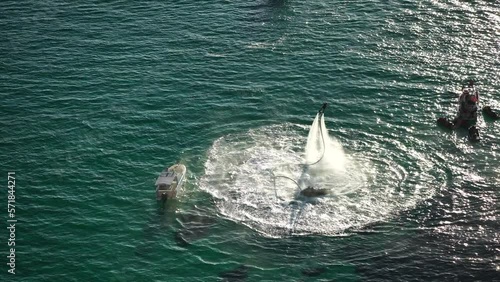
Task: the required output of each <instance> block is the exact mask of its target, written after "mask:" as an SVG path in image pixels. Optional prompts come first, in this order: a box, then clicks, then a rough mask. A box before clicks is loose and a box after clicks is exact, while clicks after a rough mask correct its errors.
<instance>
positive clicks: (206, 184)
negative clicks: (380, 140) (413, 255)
mask: <svg viewBox="0 0 500 282" xmlns="http://www.w3.org/2000/svg"><path fill="white" fill-rule="evenodd" d="M305 130H306V128H305V127H304V126H301V125H294V124H284V125H271V126H264V127H261V128H256V129H252V130H250V131H248V132H246V133H243V134H237V135H228V136H224V137H221V138H219V139H218V140H216V141H215V142H214V144H213V146H212V148H211V149H210V151H209V154H208V160H207V161H206V163H205V175H204V176H203V177H202V178H201V179H200V183H199V184H200V187H201V189H203V190H205V191H207V192H209V193H210V194H212V195H213V196H214V197H215V199H216V203H217V208H218V209H219V212H220V213H221V214H223V215H224V216H226V217H228V218H229V219H232V220H234V221H237V222H241V223H243V224H245V225H247V226H249V227H251V228H252V229H254V230H256V231H258V232H260V233H262V234H264V235H265V236H272V237H281V236H286V235H305V234H314V233H316V234H325V235H338V234H342V233H344V232H345V231H346V230H347V229H350V230H353V229H354V230H355V229H360V228H363V227H364V226H366V225H368V224H371V223H373V222H376V221H381V220H385V219H387V218H388V217H390V216H391V215H392V214H394V213H395V212H397V211H399V210H402V209H405V208H407V207H409V206H413V205H414V204H415V203H416V202H418V201H419V200H421V199H422V198H425V197H428V196H429V195H431V194H432V193H433V190H432V189H429V185H428V184H426V182H427V181H424V182H422V183H420V184H419V185H416V186H417V188H415V187H414V186H415V185H413V186H411V187H413V188H411V189H408V188H406V187H407V186H408V187H410V185H405V181H406V178H407V174H408V173H407V171H406V170H405V169H404V168H403V167H402V166H401V165H399V164H398V163H397V161H398V160H397V155H394V156H393V157H392V158H393V159H391V154H389V153H387V154H386V155H387V157H386V158H385V160H384V159H382V160H381V159H380V158H379V155H378V153H379V152H380V151H381V150H384V149H383V148H379V147H376V146H374V145H375V144H373V146H371V147H367V148H366V150H365V151H363V152H361V153H352V154H346V153H344V150H343V148H342V145H341V144H340V142H339V141H338V140H337V139H335V138H331V137H330V136H329V135H328V133H327V132H328V131H327V130H326V126H325V123H324V120H323V119H319V118H318V117H316V119H315V120H314V123H313V125H312V126H311V130H310V131H309V136H308V141H307V144H305V138H304V137H303V136H304V135H305V134H304V133H305V132H304V131H305ZM321 132H323V133H326V134H324V136H323V137H324V148H323V140H322V138H321ZM304 147H305V148H306V150H305V153H304ZM323 151H324V156H323V157H322V158H321V155H322V152H323ZM320 158H321V160H320V161H319V162H317V161H318V160H319V159H320ZM419 161H420V162H425V160H424V159H422V160H419ZM314 162H317V163H316V164H313V165H311V166H304V163H314ZM274 176H286V177H287V178H290V179H294V180H297V181H298V184H299V185H300V186H301V187H300V188H301V189H303V188H305V187H306V185H313V186H314V187H316V188H321V189H328V191H329V194H328V195H326V196H323V197H318V198H312V199H311V198H304V197H301V196H300V195H299V192H300V189H299V187H297V184H296V183H294V181H291V180H290V179H287V178H284V177H278V178H275V177H274ZM427 176H428V175H426V174H425V173H419V178H425V177H427ZM416 181H418V180H416ZM411 182H413V179H411ZM428 182H433V180H432V179H430V180H429V181H428ZM418 187H422V189H418Z"/></svg>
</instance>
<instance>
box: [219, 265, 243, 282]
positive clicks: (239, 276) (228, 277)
mask: <svg viewBox="0 0 500 282" xmlns="http://www.w3.org/2000/svg"><path fill="white" fill-rule="evenodd" d="M219 277H220V278H223V281H244V280H245V279H246V278H247V277H248V266H246V265H243V264H242V265H240V266H238V267H237V268H235V269H233V270H228V271H223V272H221V273H219Z"/></svg>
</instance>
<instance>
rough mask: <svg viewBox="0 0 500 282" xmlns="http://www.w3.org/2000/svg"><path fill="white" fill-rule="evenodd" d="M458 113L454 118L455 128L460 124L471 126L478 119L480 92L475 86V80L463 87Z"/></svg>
mask: <svg viewBox="0 0 500 282" xmlns="http://www.w3.org/2000/svg"><path fill="white" fill-rule="evenodd" d="M458 104H459V105H458V113H457V116H456V118H455V119H454V120H453V123H454V124H455V125H454V128H458V127H460V126H465V127H470V126H472V125H474V124H475V123H476V121H477V109H478V104H479V92H478V91H477V90H476V88H475V87H474V82H473V81H472V80H470V81H469V85H468V86H467V87H466V86H464V87H463V88H462V95H460V98H458Z"/></svg>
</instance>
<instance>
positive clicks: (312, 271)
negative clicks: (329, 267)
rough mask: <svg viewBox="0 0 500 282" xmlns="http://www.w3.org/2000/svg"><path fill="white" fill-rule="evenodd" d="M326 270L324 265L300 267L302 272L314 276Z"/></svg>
mask: <svg viewBox="0 0 500 282" xmlns="http://www.w3.org/2000/svg"><path fill="white" fill-rule="evenodd" d="M325 271H326V268H324V267H310V268H306V269H302V274H303V275H305V276H309V277H315V276H319V275H321V274H323V273H324V272H325Z"/></svg>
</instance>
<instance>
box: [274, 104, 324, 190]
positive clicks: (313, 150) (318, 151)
mask: <svg viewBox="0 0 500 282" xmlns="http://www.w3.org/2000/svg"><path fill="white" fill-rule="evenodd" d="M327 106H328V103H323V105H322V106H321V108H320V109H319V111H318V113H317V115H316V118H315V119H314V122H313V124H312V127H311V130H310V131H309V135H308V138H307V146H306V161H305V163H303V164H301V166H302V173H301V176H300V177H299V179H298V181H296V180H295V179H293V178H290V177H288V176H285V175H274V173H273V176H274V189H275V191H276V178H280V177H282V178H287V179H289V180H291V181H293V182H294V183H295V184H296V185H297V187H298V189H299V193H298V194H299V195H300V196H302V197H306V198H313V197H320V196H325V195H327V194H328V189H323V188H319V187H315V186H314V184H313V183H312V182H311V181H310V179H309V170H310V168H311V167H312V166H314V165H316V164H319V163H320V162H321V161H322V160H323V157H324V156H325V151H326V146H327V144H326V141H325V139H326V138H327V136H328V132H326V127H325V126H324V124H325V122H324V113H325V109H326V107H327Z"/></svg>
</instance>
